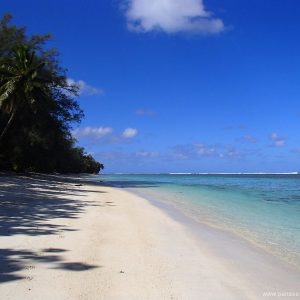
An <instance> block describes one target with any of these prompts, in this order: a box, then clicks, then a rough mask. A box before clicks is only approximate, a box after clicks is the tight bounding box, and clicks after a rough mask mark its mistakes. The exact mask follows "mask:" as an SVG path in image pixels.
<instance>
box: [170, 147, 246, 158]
mask: <svg viewBox="0 0 300 300" xmlns="http://www.w3.org/2000/svg"><path fill="white" fill-rule="evenodd" d="M171 156H172V157H173V158H175V159H180V160H185V159H200V158H203V157H213V158H219V159H239V158H241V157H242V156H243V154H242V153H240V152H239V151H237V150H236V149H235V148H234V147H232V146H222V145H215V146H210V145H205V144H187V145H177V146H175V147H173V148H172V152H171Z"/></svg>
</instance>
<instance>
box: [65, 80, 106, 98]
mask: <svg viewBox="0 0 300 300" xmlns="http://www.w3.org/2000/svg"><path fill="white" fill-rule="evenodd" d="M67 83H68V85H76V86H77V87H78V90H79V94H80V95H86V96H95V95H103V94H104V91H103V90H102V89H99V88H96V87H93V86H91V85H88V84H87V83H86V82H85V81H83V80H74V79H72V78H68V79H67Z"/></svg>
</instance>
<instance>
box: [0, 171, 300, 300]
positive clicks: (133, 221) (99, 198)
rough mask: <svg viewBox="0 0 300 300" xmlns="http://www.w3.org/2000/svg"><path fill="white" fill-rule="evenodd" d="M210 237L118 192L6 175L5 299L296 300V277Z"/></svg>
mask: <svg viewBox="0 0 300 300" xmlns="http://www.w3.org/2000/svg"><path fill="white" fill-rule="evenodd" d="M205 230H206V229H202V231H201V230H200V231H199V232H198V234H195V232H193V230H190V229H189V227H188V226H186V225H185V224H184V223H182V222H179V221H178V220H176V219H174V218H172V217H171V216H170V215H169V214H167V213H166V212H165V211H163V210H162V209H160V208H158V207H156V206H154V205H152V204H151V203H150V202H148V201H147V200H146V199H143V198H141V197H139V196H136V195H134V194H131V193H129V192H127V191H125V190H122V189H118V188H113V187H108V186H100V185H99V184H96V183H95V184H94V183H90V184H88V183H87V182H85V181H82V183H79V181H77V180H75V179H72V178H68V179H67V180H65V179H63V178H61V177H57V176H47V177H44V176H39V175H35V176H32V177H22V176H21V177H9V176H7V177H5V176H1V177H0V298H1V299H51V300H52V299H139V300H140V299H239V300H240V299H266V298H272V297H273V296H274V294H273V296H272V297H271V296H270V295H269V296H270V297H268V296H267V295H264V294H263V293H269V292H270V293H277V296H278V295H279V293H284V292H293V293H296V292H300V285H299V280H300V277H297V276H298V275H299V272H298V271H297V270H293V269H289V268H288V267H286V268H285V267H281V264H280V263H277V261H276V260H273V258H268V256H267V254H263V253H261V254H260V251H259V250H258V249H255V247H253V248H252V247H251V246H249V245H248V244H247V243H246V242H243V241H239V240H238V239H235V238H232V239H231V238H227V237H226V236H225V235H222V232H221V231H220V232H214V231H212V232H209V230H208V231H207V230H206V234H205V237H203V239H201V232H203V233H204V232H205ZM208 232H209V233H208ZM217 236H219V237H220V239H217V238H216V237H217ZM210 239H211V242H210ZM220 245H222V246H223V247H224V249H220V247H221V246H220ZM225 248H226V249H225ZM274 262H275V263H274ZM281 296H282V295H281ZM280 298H281V299H283V298H285V297H280ZM287 298H289V299H290V298H291V297H287ZM295 298H298V297H293V299H295Z"/></svg>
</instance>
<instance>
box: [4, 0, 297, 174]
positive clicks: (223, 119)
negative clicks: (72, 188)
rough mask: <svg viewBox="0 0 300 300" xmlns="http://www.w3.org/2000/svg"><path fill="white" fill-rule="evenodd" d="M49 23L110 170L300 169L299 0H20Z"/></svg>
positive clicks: (19, 5)
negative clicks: (37, 0)
mask: <svg viewBox="0 0 300 300" xmlns="http://www.w3.org/2000/svg"><path fill="white" fill-rule="evenodd" d="M0 12H1V13H2V14H3V13H5V12H10V13H12V14H13V15H14V23H16V24H18V25H26V26H27V29H28V31H29V32H30V33H48V32H51V33H52V35H53V39H52V41H51V45H54V46H55V47H57V48H58V49H59V51H60V61H61V64H62V65H63V66H64V67H66V68H67V69H68V77H69V78H70V79H69V80H70V82H77V84H78V85H79V86H80V87H81V94H80V97H79V102H80V105H81V106H82V108H83V109H84V111H85V115H86V118H85V119H84V121H83V122H82V123H81V124H80V126H79V127H77V128H74V132H73V133H74V135H75V136H76V137H77V139H78V141H79V144H80V145H83V146H85V147H86V149H87V150H88V151H89V152H90V153H92V154H93V155H94V156H95V157H96V158H97V159H98V160H99V161H101V162H103V163H104V165H105V167H106V169H105V171H106V172H108V173H110V172H260V171H261V172H284V171H300V55H299V53H300V3H298V1H283V0H277V1H273V0H264V1H261V0H252V1H236V0H235V1H234V0H222V1H220V0H218V1H217V0H203V1H200V0H164V1H162V0H153V1H147V0H126V1H125V0H124V1H122V0H98V1H96V0H89V1H82V0H77V1H72V2H71V1H66V0H64V1H57V0H56V1H53V0H52V1H49V0H43V1H42V2H40V3H39V4H37V2H36V1H34V0H27V1H19V0H11V1H5V2H4V3H1V7H0Z"/></svg>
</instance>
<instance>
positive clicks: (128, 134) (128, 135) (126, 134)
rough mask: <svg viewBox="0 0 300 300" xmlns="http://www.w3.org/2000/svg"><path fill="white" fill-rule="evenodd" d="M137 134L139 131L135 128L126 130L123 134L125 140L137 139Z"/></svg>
mask: <svg viewBox="0 0 300 300" xmlns="http://www.w3.org/2000/svg"><path fill="white" fill-rule="evenodd" d="M137 134H138V131H137V129H135V128H126V129H125V130H124V131H123V133H122V137H123V138H124V139H131V138H133V137H135V136H136V135H137Z"/></svg>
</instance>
